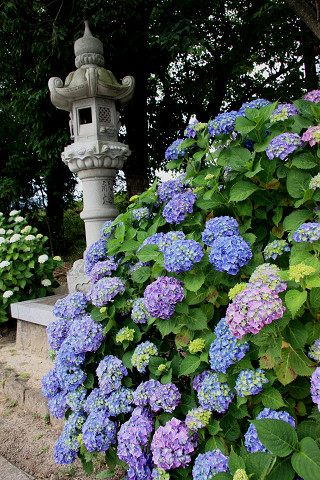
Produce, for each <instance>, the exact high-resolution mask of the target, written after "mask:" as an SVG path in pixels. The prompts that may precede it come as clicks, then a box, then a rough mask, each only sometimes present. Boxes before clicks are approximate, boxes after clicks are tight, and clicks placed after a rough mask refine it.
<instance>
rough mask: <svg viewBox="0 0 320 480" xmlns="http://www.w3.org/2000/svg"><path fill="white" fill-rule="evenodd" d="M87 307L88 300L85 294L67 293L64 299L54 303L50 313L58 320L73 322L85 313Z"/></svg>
mask: <svg viewBox="0 0 320 480" xmlns="http://www.w3.org/2000/svg"><path fill="white" fill-rule="evenodd" d="M87 305H88V300H87V297H86V295H85V293H83V292H75V293H69V295H67V296H66V297H65V298H60V299H59V300H57V301H56V303H55V306H54V307H53V312H52V313H53V315H55V316H56V317H58V318H65V319H69V320H73V319H74V318H76V317H77V316H78V315H81V314H82V313H84V312H85V310H86V308H87Z"/></svg>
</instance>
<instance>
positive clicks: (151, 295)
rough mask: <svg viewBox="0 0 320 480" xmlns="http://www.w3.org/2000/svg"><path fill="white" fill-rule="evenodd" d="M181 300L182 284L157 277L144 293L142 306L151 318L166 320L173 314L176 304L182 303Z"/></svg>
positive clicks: (178, 281) (169, 278) (170, 279)
mask: <svg viewBox="0 0 320 480" xmlns="http://www.w3.org/2000/svg"><path fill="white" fill-rule="evenodd" d="M183 298H184V295H183V286H182V282H181V281H180V280H177V279H176V278H171V277H159V278H158V279H157V280H156V281H155V282H153V283H151V284H150V285H148V286H147V287H146V289H145V292H144V304H145V306H146V309H147V310H148V312H149V314H150V315H151V317H154V318H162V319H166V320H168V319H169V318H170V317H171V315H172V314H173V312H174V308H175V305H176V303H178V302H182V300H183Z"/></svg>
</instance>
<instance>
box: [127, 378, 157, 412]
mask: <svg viewBox="0 0 320 480" xmlns="http://www.w3.org/2000/svg"><path fill="white" fill-rule="evenodd" d="M160 385H161V383H160V382H158V381H157V380H153V379H151V380H148V381H147V382H142V383H140V385H139V386H138V387H137V388H136V390H135V392H133V402H134V404H135V405H137V407H145V406H146V405H148V403H149V402H150V398H151V396H152V395H153V393H154V392H155V390H156V388H157V387H159V386H160Z"/></svg>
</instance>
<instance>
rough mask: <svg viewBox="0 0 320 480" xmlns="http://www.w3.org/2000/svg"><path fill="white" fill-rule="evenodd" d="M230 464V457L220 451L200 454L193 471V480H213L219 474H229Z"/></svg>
mask: <svg viewBox="0 0 320 480" xmlns="http://www.w3.org/2000/svg"><path fill="white" fill-rule="evenodd" d="M228 463H229V457H226V456H225V455H223V453H222V452H221V451H220V450H212V451H211V452H207V453H199V455H198V456H197V458H196V459H195V462H194V466H193V469H192V478H193V480H211V479H212V478H214V476H215V475H216V474H217V473H220V472H227V473H229V469H228Z"/></svg>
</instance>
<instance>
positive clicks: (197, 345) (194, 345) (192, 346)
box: [189, 338, 206, 353]
mask: <svg viewBox="0 0 320 480" xmlns="http://www.w3.org/2000/svg"><path fill="white" fill-rule="evenodd" d="M205 344H206V341H205V339H204V338H196V339H195V340H192V342H190V343H189V352H190V353H197V352H202V350H203V349H204V346H205Z"/></svg>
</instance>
